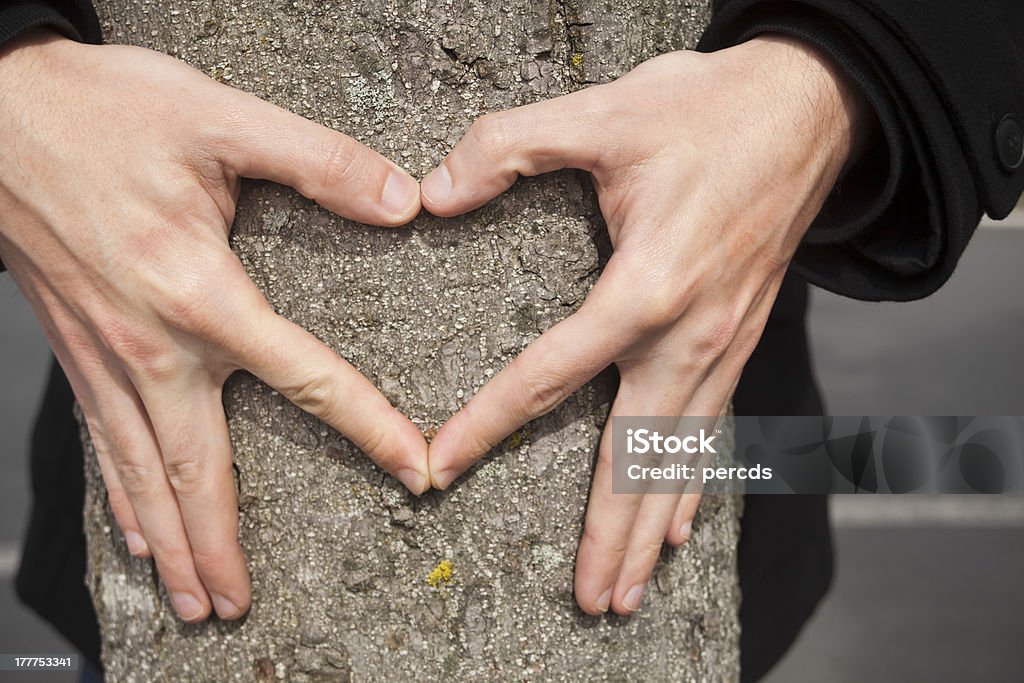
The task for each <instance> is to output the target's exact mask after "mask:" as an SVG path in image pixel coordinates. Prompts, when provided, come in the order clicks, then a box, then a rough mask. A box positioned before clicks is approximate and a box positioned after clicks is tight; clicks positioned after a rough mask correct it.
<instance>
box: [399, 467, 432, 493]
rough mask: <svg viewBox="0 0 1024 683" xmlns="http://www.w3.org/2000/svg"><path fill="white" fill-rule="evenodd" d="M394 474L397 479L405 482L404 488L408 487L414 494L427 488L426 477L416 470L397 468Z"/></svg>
mask: <svg viewBox="0 0 1024 683" xmlns="http://www.w3.org/2000/svg"><path fill="white" fill-rule="evenodd" d="M395 476H396V477H398V481H400V482H402V483H403V484H405V488H407V489H409V490H410V491H412V492H413V493H415V494H416V495H419V494H421V493H423V492H424V491H426V490H427V478H426V477H424V476H423V475H422V474H420V473H419V472H417V471H416V470H409V469H404V470H398V471H397V472H395Z"/></svg>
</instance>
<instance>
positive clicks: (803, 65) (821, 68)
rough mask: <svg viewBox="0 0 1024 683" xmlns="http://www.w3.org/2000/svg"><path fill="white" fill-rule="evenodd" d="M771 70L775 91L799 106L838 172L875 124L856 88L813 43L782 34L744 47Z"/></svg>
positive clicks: (856, 154)
mask: <svg viewBox="0 0 1024 683" xmlns="http://www.w3.org/2000/svg"><path fill="white" fill-rule="evenodd" d="M739 47H744V48H746V50H747V51H749V52H750V53H751V56H752V57H754V58H756V59H757V60H758V61H759V62H762V63H764V64H765V65H766V67H767V68H769V69H771V70H772V73H773V74H774V77H775V78H777V79H778V81H777V82H776V83H775V84H773V87H774V88H777V89H776V92H777V93H779V94H781V95H782V96H784V97H786V98H788V99H790V100H791V102H792V103H793V104H794V105H797V106H800V107H802V108H803V110H804V111H803V116H804V117H805V120H804V121H803V124H804V125H805V126H809V127H810V128H808V129H809V130H813V131H815V132H816V134H817V139H818V141H819V142H820V143H822V144H823V145H824V148H823V151H824V152H826V154H827V157H828V161H829V164H828V165H829V166H830V167H833V168H834V169H835V171H836V174H837V175H840V174H841V172H842V171H843V170H845V169H846V168H848V167H850V166H852V165H853V164H854V163H856V161H857V159H858V158H859V157H860V156H861V155H862V154H863V153H864V151H865V150H866V149H867V147H868V144H869V142H870V140H871V137H872V134H873V131H874V128H875V126H876V124H877V122H876V120H875V115H874V110H873V109H872V107H871V105H870V103H868V101H867V99H866V98H865V97H864V95H863V94H862V93H861V91H860V89H859V88H858V87H857V86H856V85H855V84H854V83H853V82H852V81H851V80H850V79H849V78H848V77H847V76H846V75H845V74H844V73H843V72H842V71H841V70H840V69H839V68H838V67H837V66H836V65H835V63H834V62H833V61H832V59H831V58H830V57H829V56H828V55H826V54H825V53H824V52H822V51H821V50H819V49H818V48H817V47H815V46H814V45H812V44H810V43H808V42H806V41H804V40H801V39H799V38H794V37H791V36H787V35H784V34H773V33H768V34H762V35H759V36H757V37H755V38H752V39H751V40H749V41H747V42H746V43H744V44H743V45H742V46H739Z"/></svg>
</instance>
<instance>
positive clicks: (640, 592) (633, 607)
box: [622, 586, 647, 612]
mask: <svg viewBox="0 0 1024 683" xmlns="http://www.w3.org/2000/svg"><path fill="white" fill-rule="evenodd" d="M646 588H647V586H633V587H632V588H630V589H629V592H628V593H626V597H625V598H623V599H622V606H623V607H625V608H626V609H628V610H629V611H630V612H635V611H637V610H638V609H640V601H641V600H642V599H643V597H644V590H645V589H646Z"/></svg>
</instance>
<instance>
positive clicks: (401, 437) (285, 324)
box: [234, 305, 429, 495]
mask: <svg viewBox="0 0 1024 683" xmlns="http://www.w3.org/2000/svg"><path fill="white" fill-rule="evenodd" d="M253 323H254V329H251V330H248V331H247V335H248V336H249V337H250V338H249V340H248V341H247V342H246V343H244V344H243V345H242V346H241V348H239V349H238V350H237V351H236V358H235V359H234V362H235V364H236V365H238V366H240V367H242V368H244V369H246V370H248V371H250V372H252V373H253V374H254V375H256V376H257V377H259V378H260V379H261V380H263V381H264V382H266V383H267V384H268V385H270V386H271V387H273V388H274V389H276V390H277V391H279V392H281V394H282V395H284V397H285V398H287V399H288V400H290V401H291V402H292V403H294V404H295V405H297V406H298V407H300V408H302V409H303V410H305V411H306V412H308V413H310V414H312V415H315V416H316V417H318V418H320V419H321V420H323V421H324V422H326V423H327V424H329V425H330V426H332V427H334V428H335V429H337V430H338V431H339V432H341V433H342V434H344V435H345V436H346V437H348V438H349V439H351V440H352V442H353V443H354V444H355V445H356V446H358V447H359V449H360V450H362V451H363V452H364V453H366V454H367V455H368V456H370V458H371V459H372V460H373V461H374V462H376V463H377V464H378V465H379V466H380V467H382V468H383V469H384V470H386V471H387V472H389V473H390V474H392V475H394V476H395V477H397V478H398V479H399V480H400V481H401V482H402V483H403V484H405V486H406V487H407V488H408V489H409V490H410V491H412V492H413V493H415V494H417V495H418V494H420V493H423V492H424V491H425V490H427V488H429V483H428V482H429V479H428V475H427V443H426V441H425V440H424V438H423V434H422V433H421V432H420V430H419V429H418V428H417V427H416V425H414V424H413V423H412V422H411V421H410V420H409V419H408V418H407V417H405V416H404V415H402V413H400V412H399V411H398V410H396V409H395V408H394V406H392V405H391V403H389V402H388V400H387V399H386V398H385V397H384V395H383V394H381V393H380V391H378V390H377V388H376V387H375V386H374V385H373V384H372V383H371V382H370V381H369V380H368V379H367V378H366V377H364V376H363V375H362V374H361V373H360V372H359V371H358V370H356V369H355V368H354V367H352V365H350V364H349V363H348V362H347V361H345V360H344V359H343V358H341V357H340V356H338V354H336V353H335V352H334V351H332V350H331V349H330V348H329V347H328V346H327V345H326V344H324V343H323V342H322V341H320V340H319V339H317V338H316V337H315V336H313V335H312V334H310V333H309V332H307V331H306V330H304V329H303V328H301V327H299V326H298V325H296V324H294V323H292V322H291V321H289V320H287V319H285V318H283V317H282V316H280V315H277V314H276V313H274V312H273V311H272V310H271V309H270V307H269V306H266V305H265V306H263V307H261V309H260V312H259V313H258V314H256V317H255V320H254V321H253Z"/></svg>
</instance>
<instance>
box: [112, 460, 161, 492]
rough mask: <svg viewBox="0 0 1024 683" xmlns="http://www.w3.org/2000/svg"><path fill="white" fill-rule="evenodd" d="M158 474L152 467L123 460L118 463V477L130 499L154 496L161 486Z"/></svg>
mask: <svg viewBox="0 0 1024 683" xmlns="http://www.w3.org/2000/svg"><path fill="white" fill-rule="evenodd" d="M157 475H158V472H156V471H155V470H154V468H153V467H151V466H150V465H146V464H143V463H139V462H135V461H134V460H123V461H121V462H118V463H117V476H118V478H119V479H120V480H121V486H122V487H123V488H124V490H125V492H126V493H127V494H128V496H129V497H132V498H141V499H146V498H149V497H151V496H152V494H153V493H154V492H155V491H156V489H157V487H158V486H159V482H160V478H161V477H159V476H157Z"/></svg>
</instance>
